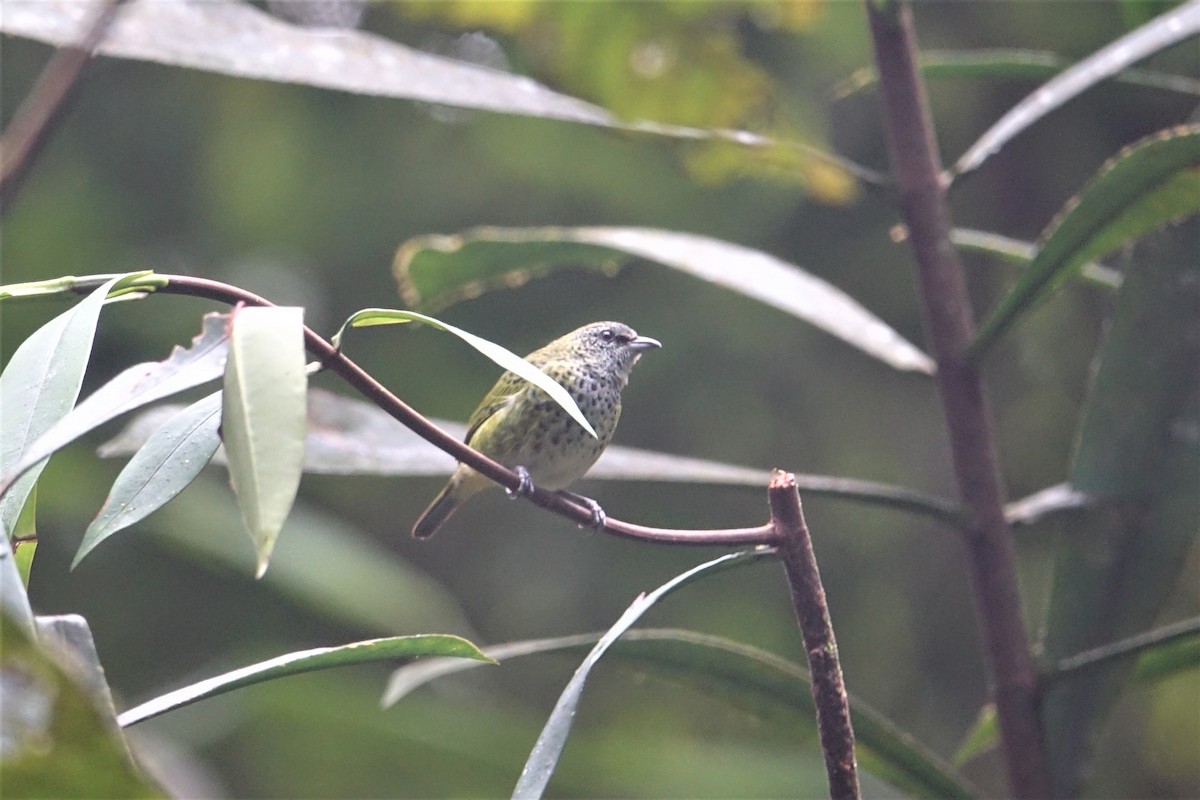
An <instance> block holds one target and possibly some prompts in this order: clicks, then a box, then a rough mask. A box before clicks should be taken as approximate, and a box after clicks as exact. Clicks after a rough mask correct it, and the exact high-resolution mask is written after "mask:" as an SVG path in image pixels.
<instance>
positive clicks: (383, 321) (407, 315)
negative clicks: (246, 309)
mask: <svg viewBox="0 0 1200 800" xmlns="http://www.w3.org/2000/svg"><path fill="white" fill-rule="evenodd" d="M405 322H423V323H425V324H426V325H428V326H430V327H431V328H436V329H437V330H439V331H445V332H446V333H452V334H454V335H455V336H457V337H458V338H460V339H462V340H463V341H464V342H466V343H467V344H469V345H471V347H474V348H475V349H476V350H478V351H479V352H481V353H483V354H484V355H485V356H487V357H488V358H490V359H491V360H492V361H495V362H496V363H497V364H499V365H500V366H501V367H503V368H504V369H506V370H508V371H509V372H512V373H515V374H517V375H520V376H521V377H522V378H524V379H525V380H527V381H529V382H530V383H532V384H533V385H534V386H537V387H538V388H539V389H541V390H542V391H543V392H545V393H546V394H548V395H550V397H551V398H552V399H553V400H554V402H556V403H558V404H559V405H560V406H562V408H563V410H565V411H566V412H567V413H568V414H570V415H571V419H573V420H575V421H576V422H578V423H579V424H580V426H581V427H582V428H583V429H584V430H585V431H587V432H588V433H589V434H591V435H592V438H596V431H595V430H594V429H593V428H592V426H591V424H590V423H589V422H588V421H587V418H586V417H584V416H583V412H582V411H581V410H580V409H579V406H578V405H576V403H575V400H574V399H573V398H572V397H571V394H570V393H569V392H568V391H567V390H566V389H564V388H563V387H562V386H561V385H560V384H559V383H558V382H557V381H555V380H554V379H553V378H551V377H550V376H549V375H547V374H546V373H544V372H542V371H541V370H540V369H538V368H537V367H535V366H534V365H533V364H530V363H529V362H528V361H526V360H525V359H523V358H521V357H520V356H518V355H517V354H516V353H513V352H512V351H511V350H506V349H505V348H503V347H501V346H500V345H498V344H495V343H493V342H489V341H488V340H487V339H484V338H483V337H481V336H476V335H475V334H473V333H469V332H467V331H464V330H463V329H461V328H456V327H454V326H453V325H451V324H449V323H446V322H442V321H441V320H438V319H434V318H433V317H429V316H426V315H424V314H418V313H417V312H415V311H401V310H398V309H392V308H365V309H363V310H362V311H356V312H354V314H353V315H352V316H351V317H350V319H348V320H346V321H345V323H343V324H342V328H341V330H339V331H338V332H337V334H336V335H335V336H334V337H333V340H332V341H333V343H334V345H335V346H338V347H340V346H341V338H342V331H344V330H345V329H346V328H347V327H351V328H366V327H369V326H372V325H396V324H401V323H405Z"/></svg>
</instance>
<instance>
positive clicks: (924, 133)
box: [866, 0, 1050, 798]
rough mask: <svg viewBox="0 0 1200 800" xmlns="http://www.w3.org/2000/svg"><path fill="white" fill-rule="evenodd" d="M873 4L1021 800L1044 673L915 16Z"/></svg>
mask: <svg viewBox="0 0 1200 800" xmlns="http://www.w3.org/2000/svg"><path fill="white" fill-rule="evenodd" d="M866 8H867V17H868V19H869V21H870V27H871V35H872V38H873V41H874V46H875V59H876V64H877V68H878V71H879V76H880V89H881V96H882V99H883V112H884V121H885V127H886V129H887V136H888V149H889V151H890V154H891V161H892V165H893V168H894V170H895V173H896V188H897V192H898V195H899V202H900V208H901V213H902V214H903V217H904V220H905V222H906V224H907V226H908V232H909V237H908V238H909V242H910V244H911V246H912V250H913V255H914V257H915V259H916V263H917V277H918V283H919V288H920V293H921V300H922V304H923V309H924V321H925V329H926V335H927V336H928V338H929V340H930V342H931V345H932V352H933V355H934V358H935V359H936V360H937V363H938V376H937V377H938V389H939V391H940V393H941V398H942V407H943V413H944V415H945V418H946V425H947V428H948V430H949V435H950V445H951V450H952V457H953V462H954V471H955V477H956V479H957V483H958V490H959V494H960V496H961V498H962V500H963V502H964V504H965V505H966V506H967V507H968V508H970V510H971V513H972V523H971V525H970V526H969V528H968V529H967V537H966V545H967V555H968V560H969V562H970V568H971V575H972V579H973V588H974V595H975V604H976V609H977V613H978V615H979V618H980V624H981V626H982V633H983V639H984V642H985V644H986V654H987V658H988V662H989V664H990V667H991V673H992V679H993V682H994V685H995V696H996V711H997V716H998V719H999V722H1000V733H1001V738H1002V741H1003V744H1004V755H1005V764H1006V768H1007V773H1008V781H1009V791H1010V794H1011V795H1012V796H1014V797H1020V798H1040V797H1048V796H1049V794H1050V789H1049V787H1050V781H1049V777H1048V771H1047V768H1046V761H1045V754H1044V749H1043V743H1042V727H1041V721H1040V714H1039V703H1038V679H1037V671H1036V669H1035V666H1034V661H1033V656H1032V653H1031V652H1030V648H1029V641H1028V638H1027V635H1026V631H1025V623H1024V621H1023V619H1022V615H1021V598H1020V594H1019V591H1018V584H1017V571H1016V558H1015V554H1014V550H1013V543H1012V532H1011V530H1010V529H1009V526H1008V523H1007V522H1006V521H1005V518H1004V491H1003V488H1002V485H1001V479H1000V470H999V465H998V460H997V457H996V451H995V446H994V444H993V441H992V435H991V426H990V414H989V410H988V404H987V398H986V396H985V394H984V388H983V382H982V380H981V379H980V376H979V373H978V372H977V370H976V369H975V367H974V366H973V365H972V364H970V363H969V361H968V360H967V358H966V357H965V353H966V350H967V346H968V345H969V343H970V341H971V338H972V335H973V333H974V327H975V324H974V320H973V319H972V316H971V308H970V303H969V298H968V296H967V290H966V284H965V281H964V279H963V273H962V265H961V263H960V262H959V259H958V253H957V251H956V250H955V247H954V245H953V243H952V242H951V239H950V232H951V229H952V225H951V222H950V213H949V209H948V207H947V205H946V187H947V181H946V179H945V177H944V175H943V173H942V170H941V166H940V161H939V158H938V154H937V146H936V143H935V138H934V131H933V123H932V120H931V117H930V114H929V104H928V99H927V97H926V95H925V87H924V85H923V84H922V82H921V79H920V75H919V73H918V68H917V43H916V33H915V29H914V26H913V18H912V10H911V9H910V8H909V7H908V6H907V5H893V4H884V3H878V2H874V1H873V0H867V2H866Z"/></svg>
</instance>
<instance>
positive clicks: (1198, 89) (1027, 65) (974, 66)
mask: <svg viewBox="0 0 1200 800" xmlns="http://www.w3.org/2000/svg"><path fill="white" fill-rule="evenodd" d="M917 66H918V67H919V68H920V70H921V76H922V77H923V78H925V79H926V80H939V79H944V78H950V79H967V80H971V79H995V80H1043V81H1044V80H1049V79H1050V78H1053V77H1054V76H1055V75H1057V74H1059V73H1060V72H1062V71H1063V70H1064V69H1066V68H1067V67H1069V66H1071V62H1070V61H1068V60H1067V59H1065V58H1063V57H1062V56H1060V55H1059V54H1057V53H1051V52H1047V51H1044V50H1020V49H1011V48H996V49H988V50H927V51H925V52H923V53H921V54H920V57H919V60H918V62H917ZM1109 77H1110V78H1111V79H1112V80H1113V81H1114V82H1116V83H1124V84H1126V85H1129V86H1136V87H1140V88H1143V89H1163V90H1166V91H1170V92H1178V93H1180V94H1188V95H1200V81H1198V80H1196V79H1195V78H1191V77H1189V76H1186V75H1170V74H1167V73H1163V72H1153V71H1150V70H1142V69H1123V70H1121V71H1120V72H1117V73H1115V74H1113V75H1110V76H1109ZM878 82H879V75H878V74H877V73H876V72H875V69H874V68H873V67H864V68H862V69H859V70H855V71H854V73H853V74H851V75H850V76H848V77H847V78H846V79H845V80H842V81H839V82H838V84H837V85H836V86H835V87H834V88H833V96H834V97H835V98H838V99H841V98H844V97H848V96H849V95H852V94H855V93H856V92H861V91H862V90H864V89H867V88H870V87H873V86H875V84H877V83H878Z"/></svg>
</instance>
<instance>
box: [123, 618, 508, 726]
mask: <svg viewBox="0 0 1200 800" xmlns="http://www.w3.org/2000/svg"><path fill="white" fill-rule="evenodd" d="M417 656H441V657H447V658H449V657H453V658H471V659H476V660H479V661H483V662H489V663H494V662H492V659H490V658H488V657H487V656H486V655H484V654H483V653H482V652H480V650H479V648H478V647H476V646H475V645H473V644H471V643H470V642H469V641H467V640H466V639H463V638H462V637H461V636H450V635H447V634H424V635H419V636H391V637H388V638H385V639H368V640H366V641H362V642H353V643H351V644H344V645H340V646H338V647H317V648H313V649H311V650H300V651H298V652H295V653H287V654H285V655H282V656H277V657H275V658H272V659H268V660H267V661H260V662H259V663H257V664H251V665H249V666H246V667H241V668H240V669H235V670H232V671H230V672H226V673H224V674H223V675H218V676H216V677H214V678H208V679H206V680H202V681H199V682H197V683H193V684H191V685H190V686H185V687H183V688H182V689H176V690H175V691H173V692H168V693H167V694H164V695H162V696H161V697H156V698H154V699H153V700H148V701H147V702H145V703H142V704H141V705H139V706H136V707H134V708H131V709H129V710H128V711H125V712H123V713H122V714H121V715H120V716H119V717H118V718H117V719H118V721H119V722H120V723H121V727H123V728H127V727H129V726H130V725H136V724H137V723H139V722H144V721H145V720H148V719H150V718H152V717H157V716H158V715H159V714H165V713H166V712H168V711H173V710H175V709H177V708H182V707H184V706H186V705H190V704H192V703H195V702H196V701H198V700H205V699H207V698H209V697H215V696H217V695H219V694H224V693H225V692H229V691H232V690H234V689H240V688H242V687H244V686H253V685H255V684H258V683H265V682H266V681H272V680H276V679H278V678H282V677H285V676H287V675H298V674H300V673H304V672H313V671H315V670H320V669H330V668H331V667H347V666H353V665H357V664H370V663H373V662H376V661H393V660H396V659H401V658H416V657H417Z"/></svg>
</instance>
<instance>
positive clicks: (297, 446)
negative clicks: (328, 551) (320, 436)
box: [221, 306, 307, 578]
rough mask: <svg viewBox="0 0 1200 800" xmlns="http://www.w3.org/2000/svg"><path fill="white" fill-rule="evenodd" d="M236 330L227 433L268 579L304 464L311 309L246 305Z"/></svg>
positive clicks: (225, 411) (229, 366)
mask: <svg viewBox="0 0 1200 800" xmlns="http://www.w3.org/2000/svg"><path fill="white" fill-rule="evenodd" d="M229 328H230V330H229V338H230V347H229V360H228V362H227V363H226V365H225V388H224V392H223V394H222V400H223V404H222V408H221V430H222V434H221V435H222V438H223V440H224V442H225V452H226V455H227V456H228V458H229V479H230V482H231V483H232V484H233V489H234V492H236V493H237V497H238V505H239V507H240V508H241V510H242V518H243V519H244V520H245V522H246V529H247V530H248V531H249V533H250V538H251V540H252V541H253V542H254V548H255V551H256V552H257V553H258V569H257V575H258V577H260V578H261V577H262V575H263V573H264V572H266V571H267V565H268V564H269V563H270V560H271V550H272V549H273V548H274V547H275V540H276V539H278V538H279V531H280V530H281V529H282V528H283V523H284V521H285V520H286V519H287V515H288V512H289V511H290V510H291V508H292V503H293V502H294V501H295V499H296V491H297V490H298V489H299V488H300V475H301V473H302V472H303V469H304V434H305V425H306V423H305V408H306V405H307V401H306V399H305V394H306V389H307V375H306V373H305V368H304V309H302V308H291V307H284V306H266V307H242V306H239V307H238V308H236V309H234V311H233V312H232V313H231V314H230V323H229Z"/></svg>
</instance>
